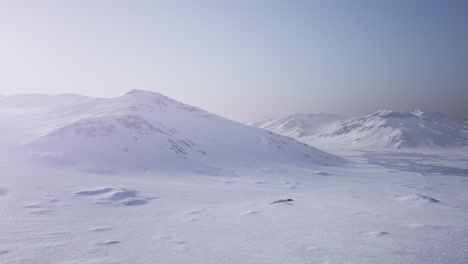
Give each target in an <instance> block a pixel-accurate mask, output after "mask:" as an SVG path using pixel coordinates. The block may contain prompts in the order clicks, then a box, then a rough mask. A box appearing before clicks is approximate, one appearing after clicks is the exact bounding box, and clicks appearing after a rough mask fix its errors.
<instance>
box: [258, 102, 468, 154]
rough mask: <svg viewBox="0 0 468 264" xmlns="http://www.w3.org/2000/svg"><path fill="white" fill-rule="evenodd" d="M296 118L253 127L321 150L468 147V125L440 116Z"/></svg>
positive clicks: (379, 114) (384, 112)
mask: <svg viewBox="0 0 468 264" xmlns="http://www.w3.org/2000/svg"><path fill="white" fill-rule="evenodd" d="M296 116H297V115H292V116H289V117H286V118H277V119H272V118H264V119H262V120H259V121H256V122H251V123H250V125H253V126H256V127H260V128H264V129H267V130H270V131H274V132H276V133H279V134H281V135H285V136H291V137H293V138H296V139H298V140H300V141H302V142H305V143H307V144H311V145H317V146H325V145H327V146H339V147H351V148H362V147H365V148H416V147H457V146H465V145H468V123H467V121H466V120H463V119H461V118H457V117H450V116H447V115H444V114H442V113H439V112H422V111H419V110H414V111H407V112H397V111H391V110H381V111H378V112H376V113H373V114H370V115H366V116H362V117H356V118H348V119H346V118H345V117H341V116H331V117H330V118H323V119H320V118H318V119H317V118H315V116H314V115H312V116H311V117H308V116H306V115H300V116H299V117H306V118H303V119H299V118H297V117H296ZM325 117H327V116H325ZM304 119H305V120H306V121H304ZM322 120H324V121H322Z"/></svg>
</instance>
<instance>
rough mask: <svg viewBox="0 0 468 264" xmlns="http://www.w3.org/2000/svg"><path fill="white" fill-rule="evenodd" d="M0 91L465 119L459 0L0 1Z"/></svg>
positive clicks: (226, 109)
mask: <svg viewBox="0 0 468 264" xmlns="http://www.w3.org/2000/svg"><path fill="white" fill-rule="evenodd" d="M0 7H1V8H0V32H1V33H2V37H3V40H4V41H2V42H0V58H1V60H0V71H1V72H2V75H3V76H2V78H0V87H1V88H0V94H2V95H9V94H25V93H42V94H59V93H76V94H82V95H85V96H90V97H116V96H120V95H122V94H125V93H126V92H128V91H130V90H132V89H141V90H150V91H155V92H159V93H161V94H164V95H166V96H168V97H171V98H173V99H175V100H178V101H181V102H184V103H187V104H190V105H194V106H197V107H200V108H203V109H205V110H207V111H209V112H212V113H215V114H218V115H221V116H224V117H227V118H230V119H234V120H237V121H248V120H253V119H257V118H259V117H262V116H265V115H270V116H283V115H289V114H293V113H315V112H326V113H331V114H344V115H350V116H358V115H363V114H369V113H372V112H375V111H377V110H380V109H394V110H411V109H421V110H425V111H441V112H444V113H447V114H450V115H457V116H461V117H468V106H467V104H466V101H467V99H468V74H466V73H467V72H468V31H467V30H466V25H467V24H468V2H466V1H458V0H452V1H419V0H418V1H410V2H408V1H353V2H352V3H351V2H345V1H288V2H285V1H235V2H234V1H232V2H229V1H222V2H220V1H200V2H197V3H195V2H193V1H139V2H130V1H99V2H95V1H79V2H72V1H41V2H37V1H5V2H2V3H1V4H0Z"/></svg>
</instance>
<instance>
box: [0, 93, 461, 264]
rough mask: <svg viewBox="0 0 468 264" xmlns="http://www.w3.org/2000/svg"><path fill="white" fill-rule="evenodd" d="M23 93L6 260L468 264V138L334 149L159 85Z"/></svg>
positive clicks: (7, 118) (7, 200) (12, 140)
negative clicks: (218, 111)
mask: <svg viewBox="0 0 468 264" xmlns="http://www.w3.org/2000/svg"><path fill="white" fill-rule="evenodd" d="M24 98H27V97H24ZM24 98H22V99H21V100H20V101H22V102H23V103H22V104H21V103H19V102H15V103H11V102H6V101H5V100H7V101H8V100H9V97H2V98H0V105H1V106H0V108H1V109H2V111H0V127H1V128H2V130H1V133H2V136H1V137H0V138H1V141H0V146H1V148H0V157H2V158H1V159H0V215H1V221H0V263H2V264H19V263H23V264H50V263H64V264H77V263H86V264H90V263H93V264H95V263H118V264H120V263H122V264H128V263H132V264H140V263H141V264H145V263H164V264H173V263H174V264H181V263H190V264H194V263H195V264H197V263H200V264H205V263H229V264H230V263H246V264H249V263H252V264H253V263H271V264H284V263H291V264H302V263H331V264H333V263H371V264H372V263H375V264H377V263H378V264H380V263H384V264H386V263H416V264H418V263H421V264H422V263H447V264H462V263H466V260H467V259H468V247H467V245H468V221H467V219H468V192H466V190H467V188H468V154H467V153H468V149H467V148H466V147H460V148H450V149H449V148H437V149H426V150H424V151H422V150H421V149H417V150H414V149H411V150H409V149H406V150H398V149H389V150H350V149H347V150H343V149H339V150H337V149H333V148H330V149H328V151H327V152H328V153H332V154H328V153H327V152H323V151H320V150H317V149H314V148H311V147H307V146H304V144H302V143H299V142H297V141H295V140H293V139H288V138H284V137H280V136H277V135H275V134H270V133H268V132H267V131H264V130H260V129H256V128H251V127H247V126H245V125H242V124H238V123H235V122H233V121H229V120H226V119H224V118H221V117H218V116H215V115H213V114H209V113H207V112H205V111H203V110H201V109H198V108H195V107H191V106H188V105H185V104H181V103H178V102H176V101H174V100H171V99H169V98H167V97H164V96H162V95H159V94H154V93H148V92H142V91H133V92H131V93H130V94H127V95H124V96H122V97H119V98H114V99H92V98H87V97H81V96H75V95H73V96H71V97H70V96H69V95H60V96H55V97H54V99H52V98H50V97H45V98H46V99H45V100H46V101H48V102H46V103H41V102H37V101H35V100H36V99H35V100H32V103H31V104H29V103H26V102H28V100H31V99H30V98H27V100H25V99H24ZM49 100H50V101H49ZM172 129H174V130H176V131H177V132H172V133H171V131H172ZM134 137H136V138H137V139H134ZM168 140H173V141H174V142H175V144H174V145H175V146H177V147H175V146H173V143H172V142H170V143H167V142H169V141H168ZM182 140H183V141H184V142H186V143H187V144H184V143H183V142H181V141H182ZM189 140H190V141H191V142H193V145H192V144H191V143H189ZM281 141H285V142H286V143H287V144H284V143H282V142H281ZM93 146H94V147H93ZM278 146H281V147H280V148H278ZM122 147H125V148H128V151H124V150H122V149H121V148H122ZM178 147H180V148H182V149H178ZM182 150H183V151H182ZM199 151H204V152H206V154H205V155H204V154H202V153H200V152H199ZM108 152H111V154H112V155H110V154H109V153H108ZM184 152H185V153H184ZM304 154H307V155H309V157H306V156H304ZM338 156H339V157H341V158H339V157H338ZM25 157H28V158H25ZM38 157H42V158H39V162H38ZM141 159H142V160H141ZM325 164H326V165H328V166H326V165H325Z"/></svg>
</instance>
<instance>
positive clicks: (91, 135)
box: [0, 90, 341, 173]
mask: <svg viewBox="0 0 468 264" xmlns="http://www.w3.org/2000/svg"><path fill="white" fill-rule="evenodd" d="M0 112H2V114H0V127H2V128H4V129H3V131H2V134H3V135H2V136H1V139H0V144H1V145H2V146H3V148H4V150H5V149H6V148H7V147H8V146H9V147H10V149H11V150H12V151H15V150H18V149H19V151H20V152H21V153H27V154H28V156H29V157H32V158H33V159H34V160H40V161H42V162H48V163H53V164H61V165H72V166H82V167H87V168H95V169H104V170H105V169H109V170H115V169H137V170H142V169H143V170H146V169H158V168H165V167H174V168H178V169H181V170H184V169H193V168H196V167H205V168H219V167H223V168H224V167H229V166H237V167H238V166H262V164H276V165H277V164H287V165H293V164H294V165H298V166H312V165H314V166H315V165H318V166H327V165H333V164H336V163H339V162H341V159H339V158H338V157H335V156H333V155H330V154H328V153H325V152H323V151H320V150H318V149H315V148H313V147H310V146H308V145H306V144H304V143H301V142H298V141H296V140H294V139H292V138H289V137H284V136H280V135H277V134H274V133H271V132H268V131H265V130H263V129H258V128H254V127H250V126H247V125H245V124H241V123H237V122H234V121H231V120H228V119H225V118H222V117H219V116H217V115H214V114H211V113H209V112H206V111H204V110H202V109H200V108H197V107H194V106H190V105H187V104H183V103H180V102H178V101H175V100H173V99H171V98H168V97H166V96H164V95H161V94H158V93H154V92H148V91H141V90H132V91H130V92H129V93H127V94H125V95H123V96H120V97H117V98H110V99H102V98H89V97H85V96H81V95H74V94H63V95H13V96H6V97H0ZM213 170H216V169H213ZM213 173H215V172H213Z"/></svg>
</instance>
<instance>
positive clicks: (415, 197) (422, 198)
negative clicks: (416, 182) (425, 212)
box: [395, 194, 440, 203]
mask: <svg viewBox="0 0 468 264" xmlns="http://www.w3.org/2000/svg"><path fill="white" fill-rule="evenodd" d="M395 200H398V201H411V202H418V203H440V201H439V200H437V199H434V198H432V197H430V196H426V195H421V194H411V195H406V196H398V197H396V198H395Z"/></svg>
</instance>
